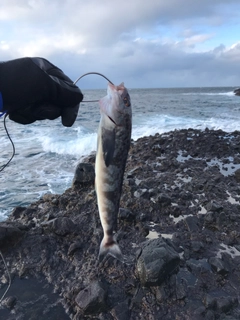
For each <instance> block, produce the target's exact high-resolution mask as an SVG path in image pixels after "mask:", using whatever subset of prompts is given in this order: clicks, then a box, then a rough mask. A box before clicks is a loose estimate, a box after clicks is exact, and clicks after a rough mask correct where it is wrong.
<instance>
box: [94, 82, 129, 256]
mask: <svg viewBox="0 0 240 320" xmlns="http://www.w3.org/2000/svg"><path fill="white" fill-rule="evenodd" d="M99 104H100V112H101V120H100V124H99V129H98V142H97V154H96V162H95V173H96V177H95V188H96V193H97V202H98V211H99V215H100V220H101V224H102V228H103V233H104V236H103V239H102V242H101V244H100V250H99V260H100V261H101V260H102V259H103V258H104V257H105V256H106V255H108V254H109V255H111V256H113V257H115V258H117V259H118V260H120V261H124V259H123V255H122V252H121V249H120V248H119V246H118V244H117V242H116V239H115V236H114V231H116V228H117V215H118V210H119V202H120V197H121V191H122V183H123V175H124V171H125V166H126V161H127V155H128V151H129V148H130V143H131V131H132V108H131V100H130V96H129V94H128V91H127V89H126V88H125V87H124V84H123V83H121V84H120V85H119V86H115V85H113V84H111V83H109V84H108V88H107V95H106V96H105V97H104V98H102V99H100V100H99Z"/></svg>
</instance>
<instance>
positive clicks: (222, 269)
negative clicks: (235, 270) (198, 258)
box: [209, 257, 230, 275]
mask: <svg viewBox="0 0 240 320" xmlns="http://www.w3.org/2000/svg"><path fill="white" fill-rule="evenodd" d="M209 264H210V265H211V267H212V269H213V271H215V272H217V273H219V274H221V275H226V274H228V273H229V271H230V270H229V268H228V266H227V265H226V263H224V261H223V260H222V259H220V258H216V257H211V258H210V259H209Z"/></svg>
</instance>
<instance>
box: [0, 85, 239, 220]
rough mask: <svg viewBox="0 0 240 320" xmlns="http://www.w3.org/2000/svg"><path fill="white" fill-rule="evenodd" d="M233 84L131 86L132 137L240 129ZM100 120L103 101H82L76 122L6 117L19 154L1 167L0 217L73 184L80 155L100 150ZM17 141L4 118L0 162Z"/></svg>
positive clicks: (92, 93)
mask: <svg viewBox="0 0 240 320" xmlns="http://www.w3.org/2000/svg"><path fill="white" fill-rule="evenodd" d="M234 89H235V88H233V87H226V88H224V87H221V88H169V89H129V94H130V96H131V101H132V109H133V131H132V138H133V139H134V140H137V139H138V138H140V137H143V136H149V135H154V134H155V133H164V132H169V131H171V130H175V129H187V128H194V129H201V130H204V129H205V128H209V129H215V130H217V129H222V130H224V131H227V132H232V131H234V130H240V126H239V119H240V97H238V96H235V95H234V93H233V90H234ZM83 93H84V99H85V100H95V99H96V100H98V99H100V98H102V97H103V96H105V95H106V90H86V91H84V92H83ZM99 120H100V113H99V105H98V103H97V102H96V103H84V102H82V103H81V105H80V110H79V113H78V118H77V120H76V122H75V124H74V125H73V126H72V127H71V128H66V127H63V126H62V124H61V119H60V118H58V119H56V120H54V121H48V120H45V121H38V122H35V123H33V124H31V125H26V126H25V125H20V124H17V123H15V122H13V121H11V120H9V119H7V120H6V124H7V128H8V131H9V133H10V135H11V138H12V140H13V142H14V144H15V148H16V155H15V157H14V158H13V160H12V161H11V163H10V164H9V166H7V167H6V168H5V169H4V171H2V172H0V220H4V219H6V218H7V216H8V215H9V213H10V212H11V211H12V210H13V208H14V207H16V206H26V205H28V204H30V203H31V202H34V201H36V200H37V199H39V198H40V197H41V196H42V195H43V194H45V193H53V194H60V193H62V192H64V190H66V189H67V188H69V187H70V186H71V183H72V179H73V175H74V170H75V167H76V165H77V163H78V162H79V161H81V159H83V158H84V157H85V156H87V155H88V154H90V153H92V152H93V151H96V146H97V128H98V124H99ZM11 154H12V146H11V144H10V142H9V139H8V138H7V135H6V133H5V130H4V124H3V118H1V119H0V167H1V165H3V164H4V163H6V162H7V161H8V159H9V158H10V157H11Z"/></svg>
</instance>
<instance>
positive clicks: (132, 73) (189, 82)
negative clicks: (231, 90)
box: [0, 0, 240, 88]
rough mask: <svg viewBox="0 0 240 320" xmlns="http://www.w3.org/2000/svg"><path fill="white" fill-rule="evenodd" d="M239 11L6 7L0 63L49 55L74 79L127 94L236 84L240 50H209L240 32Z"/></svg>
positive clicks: (23, 3) (101, 5) (210, 5)
mask: <svg viewBox="0 0 240 320" xmlns="http://www.w3.org/2000/svg"><path fill="white" fill-rule="evenodd" d="M239 9H240V4H239V1H238V0H228V1H226V0H218V1H217V0H215V1H209V0H201V1H192V0H168V1H163V0H151V1H148V2H147V5H146V1H145V0H144V1H143V0H131V1H125V2H124V1H122V2H115V1H112V0H111V1H110V0H102V1H97V0H88V1H85V0H66V1H58V0H52V1H48V0H28V1H27V0H2V1H1V3H0V60H7V59H12V58H17V57H21V56H44V57H46V58H47V59H49V60H50V61H52V62H53V63H55V64H56V65H58V66H59V67H60V68H62V69H63V70H64V72H66V73H67V74H68V75H69V76H70V77H71V78H72V79H73V80H75V79H76V78H77V77H78V76H80V75H81V74H82V73H85V72H88V71H98V72H102V73H104V74H106V76H108V77H109V78H110V79H112V81H116V82H119V83H120V82H121V81H124V82H125V83H126V85H127V86H128V87H175V86H181V87H182V86H204V85H205V86H218V85H226V86H227V85H238V84H239V82H240V76H239V75H240V72H239V71H240V70H239V69H240V63H239V62H240V61H239V60H240V58H239V57H240V44H238V43H237V41H235V44H234V43H232V46H231V47H230V46H229V45H226V44H225V42H224V41H225V39H224V38H223V39H221V42H219V43H216V41H215V44H214V45H210V43H211V41H212V40H214V37H215V34H214V31H213V29H212V28H216V26H218V27H219V28H224V27H226V28H228V26H232V25H234V24H235V26H236V30H235V32H236V31H237V30H238V31H239V24H240V19H239V18H240V17H239V16H240V10H239ZM236 34H237V33H236ZM204 44H208V45H207V46H206V48H204V49H203V47H201V45H204ZM200 48H201V49H200ZM79 85H82V86H83V87H87V86H88V87H90V88H94V87H99V86H100V87H104V86H105V82H104V81H103V80H102V79H97V78H94V77H92V78H91V80H88V79H84V81H82V82H81V84H79Z"/></svg>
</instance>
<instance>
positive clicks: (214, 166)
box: [0, 129, 240, 320]
mask: <svg viewBox="0 0 240 320" xmlns="http://www.w3.org/2000/svg"><path fill="white" fill-rule="evenodd" d="M94 159H95V158H94V156H93V155H92V156H89V157H88V158H87V159H85V162H86V164H81V165H79V167H78V173H77V174H76V176H75V178H74V183H73V186H72V188H70V189H68V190H66V191H65V193H64V194H62V195H51V194H48V195H44V196H43V197H42V198H41V199H40V200H39V201H37V202H35V203H33V204H31V205H30V206H28V207H26V208H23V207H18V208H16V209H14V211H13V212H12V214H11V215H10V216H9V218H8V220H7V221H5V222H2V223H0V250H1V253H2V255H3V257H4V259H5V262H6V264H7V266H8V270H9V273H10V274H11V278H12V284H11V287H10V289H9V291H8V293H7V295H6V296H5V297H4V299H3V301H2V305H1V307H0V318H1V319H6V320H10V319H74V320H77V319H104V320H105V319H110V320H112V319H124V320H127V319H163V320H170V319H171V320H172V319H179V320H181V319H183V320H185V319H186V320H191V319H221V320H223V319H240V185H239V181H240V180H239V170H240V132H233V133H225V132H223V131H212V130H205V131H198V130H192V129H188V130H180V131H174V132H170V133H166V134H161V135H160V134H156V135H155V136H150V137H144V138H141V139H139V140H138V141H135V142H132V145H131V149H130V152H129V157H128V162H127V167H126V171H125V178H124V184H123V192H122V197H121V204H120V205H121V210H120V211H119V219H118V233H117V238H118V241H119V245H120V247H121V248H122V251H123V253H124V255H125V256H126V257H127V258H129V259H128V260H127V261H130V263H129V264H123V263H121V262H119V261H116V260H114V259H113V258H112V257H109V258H107V259H106V260H105V261H103V262H102V263H101V264H98V263H97V256H98V250H99V244H100V242H101V239H102V228H101V224H100V220H99V216H98V209H97V202H96V194H95V191H94V176H93V174H92V173H93V168H92V166H94ZM7 286H8V274H7V271H6V268H5V265H4V263H3V261H2V259H1V258H0V298H1V296H2V295H3V293H4V292H5V290H6V288H7Z"/></svg>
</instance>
